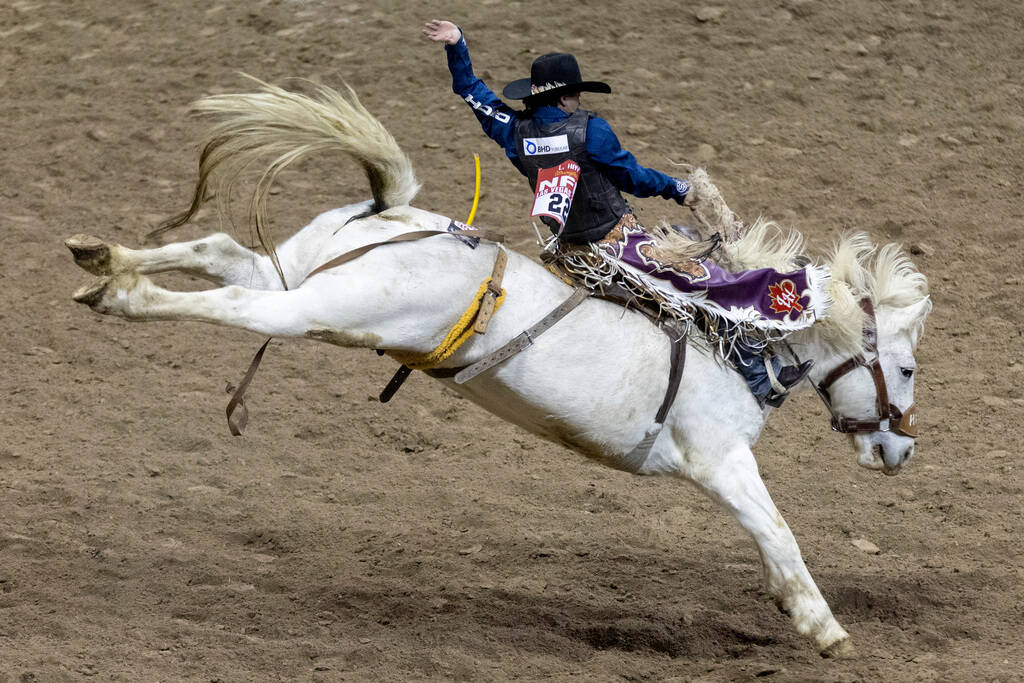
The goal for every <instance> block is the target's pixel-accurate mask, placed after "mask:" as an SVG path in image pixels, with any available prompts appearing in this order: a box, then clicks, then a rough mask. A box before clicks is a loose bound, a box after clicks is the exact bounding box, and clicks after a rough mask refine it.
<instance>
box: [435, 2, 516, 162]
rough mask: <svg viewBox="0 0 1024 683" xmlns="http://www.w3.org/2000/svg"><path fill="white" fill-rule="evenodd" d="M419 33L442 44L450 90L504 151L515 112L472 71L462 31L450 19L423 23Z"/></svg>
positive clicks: (512, 135)
mask: <svg viewBox="0 0 1024 683" xmlns="http://www.w3.org/2000/svg"><path fill="white" fill-rule="evenodd" d="M423 33H424V35H426V36H427V37H428V38H430V39H431V40H434V41H437V42H444V43H445V52H446V53H447V55H448V70H449V71H450V72H451V74H452V90H453V91H454V92H455V94H456V95H458V96H459V97H461V98H462V99H463V100H465V102H466V104H468V105H469V106H470V107H471V108H472V109H473V113H474V114H476V118H477V120H478V121H479V122H480V126H481V127H482V128H483V129H484V132H485V133H486V134H487V136H488V137H490V138H491V139H492V140H494V141H495V142H497V143H498V144H499V145H501V146H502V147H504V148H505V149H506V152H507V150H508V149H510V148H511V147H512V140H513V138H514V137H515V132H514V127H513V125H512V122H513V121H514V120H515V117H516V113H515V111H514V110H513V109H512V108H511V107H509V106H508V105H506V104H505V103H504V102H502V101H501V99H500V98H499V97H498V96H497V95H495V94H494V93H493V92H492V91H491V89H490V88H488V87H487V86H486V85H485V84H484V82H483V81H481V80H480V79H479V78H477V77H476V75H475V74H474V73H473V64H472V62H471V61H470V59H469V48H468V47H466V39H465V38H464V37H463V35H462V30H461V29H459V27H458V26H456V25H455V24H453V23H451V22H450V21H440V20H437V19H434V20H432V21H428V22H427V24H426V26H425V27H424V29H423Z"/></svg>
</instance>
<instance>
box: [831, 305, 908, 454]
mask: <svg viewBox="0 0 1024 683" xmlns="http://www.w3.org/2000/svg"><path fill="white" fill-rule="evenodd" d="M860 305H861V308H863V309H864V312H865V313H866V314H867V317H868V324H866V325H865V326H864V347H865V350H866V351H867V352H868V353H871V354H873V355H874V357H873V358H872V359H871V360H870V361H869V360H867V359H865V357H864V356H863V355H858V356H855V357H854V358H850V359H849V360H847V361H846V362H845V363H842V364H841V365H840V366H839V367H837V368H835V369H834V370H832V372H830V373H828V375H826V376H825V378H824V379H823V380H821V382H819V383H817V384H813V386H814V390H815V391H817V392H818V396H820V397H821V400H822V402H824V404H825V407H826V408H828V411H829V413H831V414H832V429H833V430H834V431H837V432H841V433H843V434H855V433H858V432H860V433H863V432H895V433H896V434H900V435H902V436H909V437H910V438H912V439H916V438H917V436H918V432H917V408H916V406H915V405H914V404H913V403H911V404H910V407H909V408H907V409H906V411H901V410H900V409H899V408H897V407H896V406H894V405H893V404H892V403H890V402H889V391H888V388H887V387H886V384H885V374H884V373H883V372H882V365H881V363H880V362H879V356H878V343H877V340H878V335H877V328H878V320H877V318H875V308H874V306H872V304H871V300H870V299H868V298H864V299H862V300H861V304H860ZM857 368H866V369H867V370H868V372H870V373H871V378H872V379H873V380H874V382H875V412H876V415H877V417H875V418H870V419H866V420H857V419H853V418H849V417H845V416H843V415H840V414H839V413H838V412H836V410H835V408H834V407H833V406H832V395H831V394H830V393H829V388H830V387H831V386H832V385H833V384H835V382H836V381H837V380H838V379H839V378H840V377H843V376H845V375H847V374H848V373H850V372H853V371H854V370H856V369H857Z"/></svg>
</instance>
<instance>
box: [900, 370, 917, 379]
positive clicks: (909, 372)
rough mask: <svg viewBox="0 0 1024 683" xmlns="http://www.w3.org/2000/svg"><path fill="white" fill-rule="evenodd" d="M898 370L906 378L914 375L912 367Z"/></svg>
mask: <svg viewBox="0 0 1024 683" xmlns="http://www.w3.org/2000/svg"><path fill="white" fill-rule="evenodd" d="M900 372H902V373H903V376H904V377H906V378H907V379H910V378H911V377H913V376H914V368H900Z"/></svg>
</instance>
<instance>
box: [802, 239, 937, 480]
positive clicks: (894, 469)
mask: <svg viewBox="0 0 1024 683" xmlns="http://www.w3.org/2000/svg"><path fill="white" fill-rule="evenodd" d="M854 239H855V240H856V239H859V237H857V238H854ZM871 251H873V249H871V250H867V249H865V248H864V245H863V244H857V243H855V244H854V245H853V248H852V249H851V250H850V252H851V253H852V254H854V255H856V256H857V258H856V259H855V260H854V261H851V262H848V263H845V264H843V263H841V258H842V257H843V246H842V245H840V248H839V249H838V250H837V258H836V259H834V261H833V264H836V263H840V266H839V267H838V268H837V267H836V266H835V265H833V269H834V271H833V277H836V276H839V277H841V278H842V280H840V283H841V289H842V293H841V296H840V297H837V298H842V297H843V296H845V297H847V299H848V300H847V302H845V304H846V305H845V314H846V317H847V318H848V319H847V321H846V322H847V323H848V324H847V330H850V329H851V325H850V324H849V323H853V322H855V323H856V327H859V328H860V332H859V343H853V340H849V339H848V340H847V341H848V343H846V344H843V345H840V348H845V350H837V351H836V352H835V353H834V354H829V357H828V358H827V359H824V361H823V362H821V363H819V365H818V366H817V367H816V368H815V372H814V373H813V374H812V381H813V382H814V385H815V388H816V389H817V391H818V393H819V394H820V395H821V397H822V399H823V400H824V402H825V405H826V407H827V408H828V409H829V411H830V412H831V413H832V428H833V429H835V430H836V431H840V432H843V433H847V434H849V435H850V437H851V439H852V441H853V445H854V448H855V449H856V452H857V460H858V462H859V464H860V465H862V466H863V467H867V468H869V469H874V470H882V471H883V472H884V473H885V474H890V475H892V474H897V473H898V472H899V471H900V468H901V467H903V464H904V463H905V462H906V461H907V460H909V459H910V457H911V456H912V455H913V454H914V440H915V439H916V438H917V414H916V409H915V406H914V375H915V374H916V372H917V363H916V362H915V360H914V353H915V351H916V349H917V342H918V340H919V339H920V337H921V334H922V331H923V329H924V321H925V318H926V317H927V316H928V313H929V312H930V311H931V300H930V299H929V297H928V290H927V281H926V280H925V278H924V276H923V275H921V273H919V272H918V271H917V270H916V269H915V268H914V267H913V264H911V263H910V261H909V259H907V258H906V256H905V255H903V254H902V253H901V251H900V249H899V248H898V247H897V246H896V245H888V246H887V247H885V248H883V249H881V250H880V251H879V253H878V255H877V257H876V258H875V259H874V262H873V264H872V266H873V267H871V268H867V267H865V266H864V264H863V261H864V256H865V254H866V253H868V252H871ZM848 255H849V254H847V256H848ZM852 263H856V265H857V267H858V272H856V273H854V272H853V267H852V265H851V264H852ZM851 280H852V281H853V282H851ZM851 300H855V301H856V305H850V303H849V301H851ZM836 303H837V306H838V308H840V309H841V310H842V309H843V308H844V305H843V304H844V302H842V301H837V302H836Z"/></svg>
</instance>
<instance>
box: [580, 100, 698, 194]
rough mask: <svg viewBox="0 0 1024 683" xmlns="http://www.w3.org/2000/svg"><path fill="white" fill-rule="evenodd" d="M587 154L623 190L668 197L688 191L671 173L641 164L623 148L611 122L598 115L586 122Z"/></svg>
mask: <svg viewBox="0 0 1024 683" xmlns="http://www.w3.org/2000/svg"><path fill="white" fill-rule="evenodd" d="M587 153H588V154H589V155H590V158H591V159H592V160H593V161H594V162H596V163H597V164H598V165H599V166H600V167H601V170H603V171H604V173H605V175H606V176H607V177H608V179H609V180H611V181H612V184H613V185H615V187H617V188H618V189H619V190H620V191H622V192H628V193H629V194H631V195H634V196H636V197H655V196H658V197H664V198H665V199H677V198H681V197H682V195H683V194H685V190H684V189H683V186H681V185H680V184H679V183H678V182H677V181H676V179H675V178H673V177H672V176H669V175H666V174H664V173H662V172H660V171H655V170H654V169H651V168H647V167H645V166H641V165H640V164H639V162H637V160H636V157H634V156H633V155H632V154H630V153H629V152H627V151H626V150H624V149H622V145H621V144H620V143H619V138H618V137H616V135H615V133H614V132H613V131H612V127H611V126H609V125H608V122H607V121H605V120H604V119H602V118H599V117H597V116H595V117H593V118H591V119H590V121H589V122H587ZM684 185H685V184H684Z"/></svg>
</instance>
